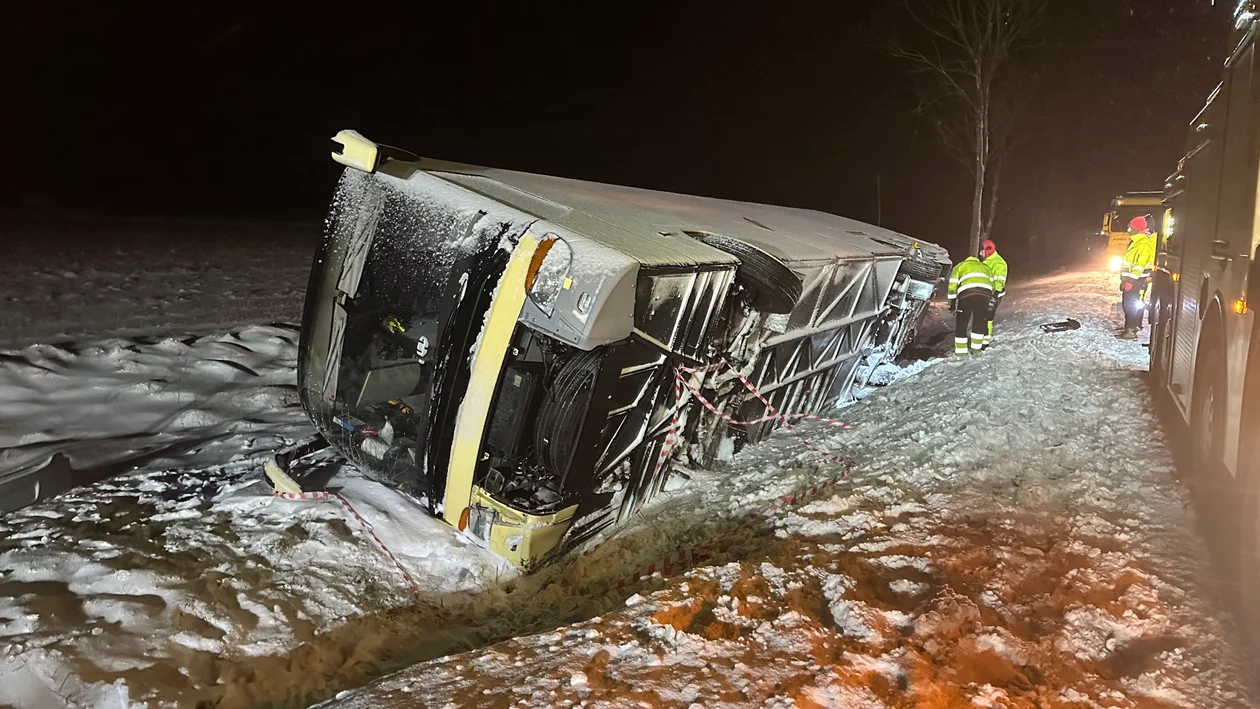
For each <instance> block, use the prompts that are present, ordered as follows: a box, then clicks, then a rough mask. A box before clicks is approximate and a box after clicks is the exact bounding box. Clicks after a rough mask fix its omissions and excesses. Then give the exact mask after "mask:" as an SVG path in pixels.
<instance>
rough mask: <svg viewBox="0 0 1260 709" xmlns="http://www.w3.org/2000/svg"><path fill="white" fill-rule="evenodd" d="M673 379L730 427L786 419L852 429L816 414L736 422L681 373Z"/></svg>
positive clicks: (769, 417) (771, 415)
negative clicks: (817, 422)
mask: <svg viewBox="0 0 1260 709" xmlns="http://www.w3.org/2000/svg"><path fill="white" fill-rule="evenodd" d="M674 378H675V379H677V380H678V381H680V382H682V385H683V386H685V387H687V390H688V391H690V392H691V395H692V396H694V397H696V401H699V402H700V404H701V405H703V406H704V408H706V409H708V410H709V412H710V413H712V414H713V415H714V416H717V417H718V418H720V419H722V420H723V421H725V422H727V423H729V424H731V425H732V426H755V425H757V424H759V423H765V422H767V421H777V420H779V419H780V418H788V419H792V420H797V421H803V420H810V421H820V422H822V423H825V424H827V425H828V426H835V427H836V428H852V426H850V425H849V424H847V423H845V422H843V421H839V420H836V419H832V418H826V417H825V416H818V415H817V414H783V415H782V416H779V415H778V414H767V415H766V416H762V417H761V418H759V419H754V420H752V421H738V420H736V419H735V418H734V417H733V416H731V415H730V414H728V413H726V412H724V411H720V410H719V409H718V407H717V406H715V405H714V404H713V402H711V401H709V400H708V399H706V398H705V397H704V395H703V394H701V393H700V390H699V389H698V388H696V387H695V386H694V385H693V384H692V383H691V382H689V381H687V380H686V379H683V377H682V374H681V373H677V374H675V375H674ZM743 381H744V383H745V386H748V387H749V389H750V390H751V391H752V392H753V393H756V389H753V388H752V386H751V385H750V384H748V382H747V380H743ZM758 396H760V395H758ZM762 401H765V400H764V399H762Z"/></svg>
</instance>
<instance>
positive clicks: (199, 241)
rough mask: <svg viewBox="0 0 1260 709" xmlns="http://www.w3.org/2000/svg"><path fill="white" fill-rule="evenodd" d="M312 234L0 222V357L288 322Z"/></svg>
mask: <svg viewBox="0 0 1260 709" xmlns="http://www.w3.org/2000/svg"><path fill="white" fill-rule="evenodd" d="M321 229H322V225H321V224H320V223H319V222H314V223H266V222H227V221H221V220H217V221H197V220H184V221H172V220H169V219H167V220H144V219H131V220H105V219H95V220H70V219H60V220H33V221H26V222H20V221H0V264H3V266H4V278H3V279H2V280H0V348H17V347H25V346H27V345H31V344H35V343H45V344H47V343H54V342H60V341H63V340H68V339H70V338H72V337H74V338H80V339H81V338H82V337H83V336H93V337H99V336H102V335H125V334H134V333H143V334H145V335H154V334H163V333H165V332H174V333H178V334H179V335H181V336H187V335H189V334H194V332H195V333H207V332H213V331H216V330H221V329H222V328H224V327H225V326H238V325H244V324H253V323H270V322H277V321H281V322H296V321H297V320H298V319H300V316H301V308H302V298H303V295H304V293H305V291H306V279H307V274H308V273H310V268H311V259H312V257H313V256H314V253H315V247H316V245H317V244H318V243H319V238H320V234H321ZM194 326H195V328H196V329H195V331H194V330H193V328H194Z"/></svg>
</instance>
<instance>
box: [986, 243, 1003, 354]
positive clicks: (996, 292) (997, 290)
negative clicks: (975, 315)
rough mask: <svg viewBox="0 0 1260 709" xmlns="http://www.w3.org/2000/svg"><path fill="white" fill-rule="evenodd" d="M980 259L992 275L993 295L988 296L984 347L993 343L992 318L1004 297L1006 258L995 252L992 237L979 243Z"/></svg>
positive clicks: (995, 247)
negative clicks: (987, 321)
mask: <svg viewBox="0 0 1260 709" xmlns="http://www.w3.org/2000/svg"><path fill="white" fill-rule="evenodd" d="M980 260H981V261H983V262H984V265H985V267H986V268H988V269H989V275H991V276H993V297H991V298H989V324H988V332H986V333H985V334H984V349H986V350H987V349H989V345H991V344H993V318H994V317H995V316H996V315H997V309H998V305H1000V304H1001V302H1002V299H1003V298H1005V297H1006V271H1007V269H1006V259H1004V258H1002V254H999V253H998V252H997V244H995V243H993V240H992V239H985V240H984V241H983V242H981V244H980Z"/></svg>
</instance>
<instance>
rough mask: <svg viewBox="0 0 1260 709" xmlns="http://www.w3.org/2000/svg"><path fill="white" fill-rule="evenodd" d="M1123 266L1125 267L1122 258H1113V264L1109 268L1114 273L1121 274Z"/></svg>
mask: <svg viewBox="0 0 1260 709" xmlns="http://www.w3.org/2000/svg"><path fill="white" fill-rule="evenodd" d="M1123 266H1124V259H1123V258H1122V257H1120V256H1112V257H1111V263H1109V264H1108V265H1107V267H1108V268H1110V269H1111V272H1112V273H1119V272H1120V269H1121V267H1123Z"/></svg>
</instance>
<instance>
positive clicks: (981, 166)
mask: <svg viewBox="0 0 1260 709" xmlns="http://www.w3.org/2000/svg"><path fill="white" fill-rule="evenodd" d="M978 118H979V120H977V121H976V167H975V178H976V183H975V189H974V190H972V196H971V241H970V245H971V252H970V254H968V255H970V256H975V255H976V254H977V253H979V251H980V228H981V227H982V226H983V223H984V221H983V220H984V181H985V168H986V167H987V165H986V163H988V156H987V155H986V154H985V153H986V152H987V151H986V150H985V149H984V147H985V137H986V133H987V132H988V123H987V122H986V120H985V119H986V116H985V115H984V111H983V110H981V112H980V116H978Z"/></svg>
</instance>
